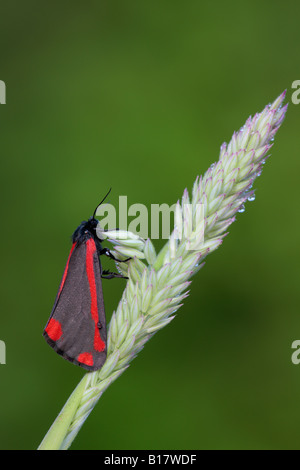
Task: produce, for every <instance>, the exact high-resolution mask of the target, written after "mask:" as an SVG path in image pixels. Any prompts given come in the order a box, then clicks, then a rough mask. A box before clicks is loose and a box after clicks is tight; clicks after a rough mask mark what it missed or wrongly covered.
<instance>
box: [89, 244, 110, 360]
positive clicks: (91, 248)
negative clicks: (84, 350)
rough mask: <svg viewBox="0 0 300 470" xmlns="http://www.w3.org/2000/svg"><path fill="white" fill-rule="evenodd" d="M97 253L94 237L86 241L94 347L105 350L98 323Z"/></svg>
mask: <svg viewBox="0 0 300 470" xmlns="http://www.w3.org/2000/svg"><path fill="white" fill-rule="evenodd" d="M95 253H96V245H95V242H94V240H93V239H92V238H90V239H89V240H88V241H87V242H86V273H87V277H88V281H89V286H90V293H91V315H92V319H93V321H94V323H95V334H94V349H95V350H96V351H99V352H101V351H104V349H105V343H104V341H102V339H101V336H100V333H99V329H98V327H97V323H98V322H99V313H98V304H97V289H96V280H95V272H94V254H95Z"/></svg>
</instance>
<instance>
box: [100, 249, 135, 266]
mask: <svg viewBox="0 0 300 470" xmlns="http://www.w3.org/2000/svg"><path fill="white" fill-rule="evenodd" d="M100 255H105V256H108V257H109V258H111V259H113V260H114V261H117V262H118V263H126V261H129V260H131V258H126V259H117V258H116V257H115V256H114V255H113V254H112V253H111V252H110V250H109V249H108V248H102V250H101V251H100Z"/></svg>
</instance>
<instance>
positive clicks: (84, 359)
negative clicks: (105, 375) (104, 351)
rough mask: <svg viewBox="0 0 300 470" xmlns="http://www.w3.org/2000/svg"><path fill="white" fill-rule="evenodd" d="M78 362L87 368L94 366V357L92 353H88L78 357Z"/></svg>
mask: <svg viewBox="0 0 300 470" xmlns="http://www.w3.org/2000/svg"><path fill="white" fill-rule="evenodd" d="M77 361H78V362H81V363H82V364H85V365H87V366H92V365H94V361H93V356H92V354H91V353H88V352H84V353H81V354H79V356H78V357H77Z"/></svg>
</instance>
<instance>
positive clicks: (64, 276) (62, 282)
mask: <svg viewBox="0 0 300 470" xmlns="http://www.w3.org/2000/svg"><path fill="white" fill-rule="evenodd" d="M75 246H76V243H73V245H72V248H71V251H70V254H69V257H68V261H67V264H66V267H65V270H64V274H63V277H62V281H61V283H60V287H59V291H58V296H59V295H60V293H61V291H62V288H63V287H64V284H65V280H66V277H67V274H68V269H69V263H70V258H71V255H72V253H73V250H74V248H75Z"/></svg>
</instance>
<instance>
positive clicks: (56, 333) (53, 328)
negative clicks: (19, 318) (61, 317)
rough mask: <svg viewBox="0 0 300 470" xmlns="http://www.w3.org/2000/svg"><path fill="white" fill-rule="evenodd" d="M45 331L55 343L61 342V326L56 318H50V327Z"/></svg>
mask: <svg viewBox="0 0 300 470" xmlns="http://www.w3.org/2000/svg"><path fill="white" fill-rule="evenodd" d="M45 331H46V333H47V335H48V336H49V338H50V339H52V340H53V341H57V340H59V338H60V337H61V335H62V328H61V324H60V322H59V321H58V320H55V318H50V320H49V323H48V325H47V326H46V328H45Z"/></svg>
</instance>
